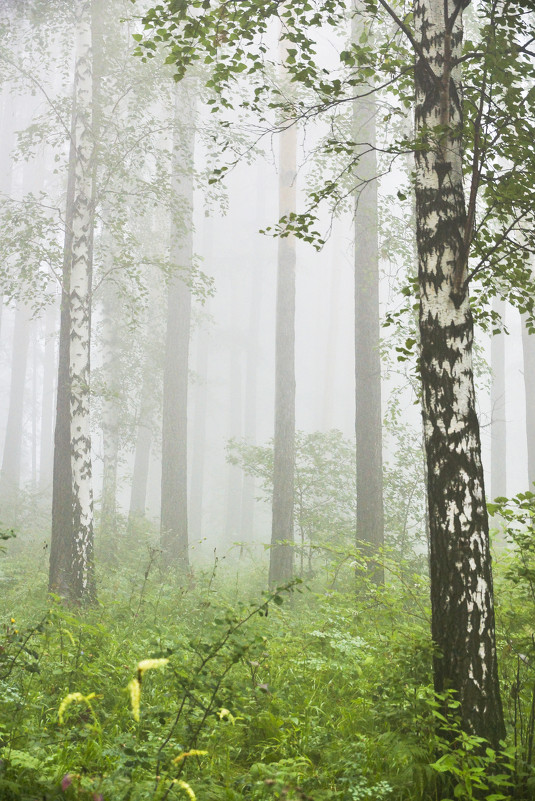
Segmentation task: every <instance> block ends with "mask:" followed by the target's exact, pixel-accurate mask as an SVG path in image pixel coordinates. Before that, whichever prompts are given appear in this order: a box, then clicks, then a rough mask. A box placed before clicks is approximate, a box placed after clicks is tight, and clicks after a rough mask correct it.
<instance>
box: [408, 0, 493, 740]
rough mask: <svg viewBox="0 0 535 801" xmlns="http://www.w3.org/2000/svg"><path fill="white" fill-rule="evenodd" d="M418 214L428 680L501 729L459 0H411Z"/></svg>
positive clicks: (481, 727) (473, 728) (474, 717)
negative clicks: (471, 279) (477, 391)
mask: <svg viewBox="0 0 535 801" xmlns="http://www.w3.org/2000/svg"><path fill="white" fill-rule="evenodd" d="M414 19H415V26H416V33H417V40H418V42H419V44H420V46H421V50H422V54H423V56H424V57H425V61H424V60H423V59H422V58H418V60H417V63H416V66H415V79H416V112H415V123H416V133H417V135H418V136H420V137H421V139H422V143H423V144H424V148H423V149H421V150H417V151H416V153H415V161H416V179H415V181H416V183H415V196H416V222H417V244H418V267H419V283H420V315H419V322H420V337H421V352H420V368H421V379H422V394H423V419H424V438H425V448H426V457H427V470H428V504H429V530H430V551H431V552H430V570H431V605H432V635H433V640H434V642H435V644H436V647H437V651H436V654H435V657H434V684H435V690H436V691H437V692H439V693H442V692H444V691H445V690H452V691H454V692H455V695H456V698H457V700H458V701H459V703H460V716H461V722H462V726H463V728H464V729H465V730H466V731H468V732H474V733H476V734H477V735H479V736H482V737H485V738H487V739H488V740H489V741H490V742H491V743H492V744H493V745H497V744H498V741H499V739H500V738H501V737H503V735H504V731H505V730H504V723H503V712H502V705H501V699H500V692H499V684H498V673H497V662H496V644H495V628H494V605H493V589H492V573H491V556H490V548H489V535H488V516H487V510H486V505H485V488H484V481H483V468H482V464H481V443H480V433H479V423H478V419H477V416H476V411H475V396H474V380H473V367H472V343H473V321H472V315H471V311H470V305H469V298H468V280H467V276H468V270H467V246H466V245H467V242H468V241H469V238H468V237H467V236H466V232H467V212H466V206H465V198H464V191H463V174H462V140H461V132H462V108H461V75H460V67H459V66H452V64H453V59H455V58H457V57H459V56H460V54H461V52H462V38H463V30H462V9H461V6H460V5H459V4H458V3H456V2H453V0H416V2H415V4H414Z"/></svg>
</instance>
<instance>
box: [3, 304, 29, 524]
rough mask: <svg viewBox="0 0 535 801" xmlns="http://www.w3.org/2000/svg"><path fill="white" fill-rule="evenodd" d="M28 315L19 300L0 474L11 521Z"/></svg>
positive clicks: (19, 448)
mask: <svg viewBox="0 0 535 801" xmlns="http://www.w3.org/2000/svg"><path fill="white" fill-rule="evenodd" d="M30 317H31V312H30V310H29V309H28V308H27V307H26V306H24V305H22V304H19V305H18V306H17V309H16V311H15V327H14V331H13V350H12V355H11V384H10V390H9V407H8V414H7V426H6V436H5V440H4V453H3V457H2V472H1V476H0V495H1V498H2V504H3V507H4V508H3V509H2V516H3V517H4V515H5V514H6V509H7V510H8V511H9V522H10V524H12V525H14V524H15V523H16V520H17V506H18V496H19V490H20V472H21V455H22V420H23V409H24V387H25V384H26V371H27V369H26V368H27V361H28V349H29V345H30ZM4 520H5V517H4ZM6 522H7V521H6Z"/></svg>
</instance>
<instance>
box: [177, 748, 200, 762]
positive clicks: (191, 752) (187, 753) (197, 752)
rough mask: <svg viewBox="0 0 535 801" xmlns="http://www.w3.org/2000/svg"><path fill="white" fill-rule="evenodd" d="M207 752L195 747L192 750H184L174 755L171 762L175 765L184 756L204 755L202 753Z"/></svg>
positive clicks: (184, 757)
mask: <svg viewBox="0 0 535 801" xmlns="http://www.w3.org/2000/svg"><path fill="white" fill-rule="evenodd" d="M207 753H208V751H197V750H196V749H193V751H184V752H183V753H182V754H179V755H178V756H177V757H175V758H174V759H173V763H174V764H175V765H178V763H179V762H182V760H183V759H186V757H190V756H204V755H205V754H207Z"/></svg>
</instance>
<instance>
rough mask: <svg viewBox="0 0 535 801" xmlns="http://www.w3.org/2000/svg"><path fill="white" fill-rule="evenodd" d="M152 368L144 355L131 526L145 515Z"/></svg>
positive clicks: (130, 515) (152, 404)
mask: <svg viewBox="0 0 535 801" xmlns="http://www.w3.org/2000/svg"><path fill="white" fill-rule="evenodd" d="M153 383H154V382H153V370H151V358H150V356H148V355H147V356H146V359H145V366H144V370H143V386H142V389H141V402H140V408H139V414H138V419H137V436H136V450H135V455H134V470H133V472H132V486H131V490H130V510H129V513H128V525H129V527H132V525H133V523H134V521H135V520H136V519H139V518H143V517H145V510H146V506H147V481H148V477H149V464H150V450H151V445H152V425H151V419H152V413H153V407H154V403H153V395H154V391H153Z"/></svg>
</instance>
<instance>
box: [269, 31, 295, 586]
mask: <svg viewBox="0 0 535 801" xmlns="http://www.w3.org/2000/svg"><path fill="white" fill-rule="evenodd" d="M281 52H282V56H283V58H284V57H285V53H286V48H285V46H284V45H281ZM279 147H280V149H279V216H281V217H282V216H283V215H288V214H291V213H294V212H295V210H296V177H297V130H296V127H295V125H292V126H290V127H289V128H287V129H286V130H285V131H283V132H282V133H281V134H280V146H279ZM295 262H296V253H295V237H294V235H293V234H290V235H289V236H287V237H284V238H279V241H278V266H277V310H276V323H275V325H276V336H275V437H274V442H273V510H272V528H271V549H270V561H269V585H270V587H275V586H278V585H281V584H284V583H286V582H288V581H291V579H292V577H293V565H294V548H293V541H294V530H293V528H294V525H293V520H294V482H295Z"/></svg>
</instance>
